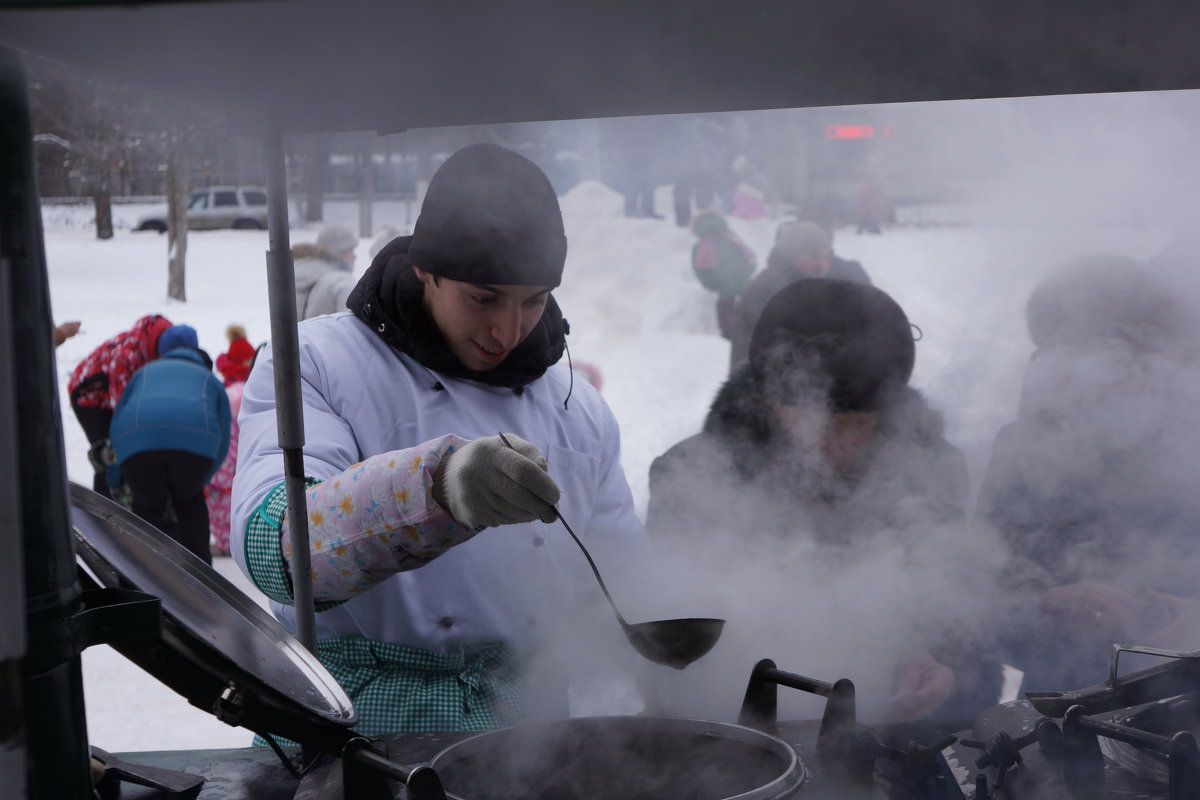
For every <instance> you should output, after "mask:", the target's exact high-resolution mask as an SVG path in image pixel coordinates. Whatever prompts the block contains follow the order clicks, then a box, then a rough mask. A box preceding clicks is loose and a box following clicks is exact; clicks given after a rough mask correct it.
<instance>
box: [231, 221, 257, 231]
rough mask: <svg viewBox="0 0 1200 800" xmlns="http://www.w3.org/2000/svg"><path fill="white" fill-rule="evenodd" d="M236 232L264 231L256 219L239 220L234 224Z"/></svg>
mask: <svg viewBox="0 0 1200 800" xmlns="http://www.w3.org/2000/svg"><path fill="white" fill-rule="evenodd" d="M233 227H234V229H235V230H239V231H259V230H262V225H259V224H258V220H256V219H239V220H236V221H235V222H234V223H233Z"/></svg>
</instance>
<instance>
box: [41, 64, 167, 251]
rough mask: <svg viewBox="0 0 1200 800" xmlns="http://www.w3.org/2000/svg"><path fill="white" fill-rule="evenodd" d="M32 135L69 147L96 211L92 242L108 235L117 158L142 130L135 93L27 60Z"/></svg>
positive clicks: (143, 105)
mask: <svg viewBox="0 0 1200 800" xmlns="http://www.w3.org/2000/svg"><path fill="white" fill-rule="evenodd" d="M28 64H29V66H28V72H29V88H30V99H31V103H30V106H31V112H32V116H33V120H34V126H35V129H36V131H35V132H36V133H44V134H54V135H56V136H58V137H60V138H61V139H62V140H64V141H66V142H68V143H69V152H70V153H71V160H72V163H71V167H72V169H73V170H74V171H76V172H77V173H78V174H79V175H80V177H81V178H82V180H83V185H84V192H85V193H86V194H87V195H88V196H90V197H91V198H92V201H93V203H94V204H95V208H96V237H97V238H98V239H111V238H112V235H113V222H112V193H113V188H114V181H115V180H119V171H120V166H121V163H122V152H123V151H124V150H125V148H126V147H127V146H128V143H129V141H130V140H131V139H134V138H136V135H135V131H136V130H138V129H139V128H141V127H143V123H144V121H145V116H146V115H145V112H146V111H147V110H148V109H149V104H148V103H147V102H146V100H145V98H144V97H143V96H141V95H140V94H139V93H137V92H136V91H135V90H133V89H131V88H129V87H125V86H119V85H116V84H112V83H108V82H105V81H101V80H98V79H97V78H95V77H93V76H90V75H87V74H84V73H81V72H77V71H74V70H70V69H68V68H67V67H65V66H63V65H60V64H57V63H55V62H52V61H47V60H45V59H37V58H30V59H29V60H28Z"/></svg>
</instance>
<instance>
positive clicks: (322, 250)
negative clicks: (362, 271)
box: [292, 225, 358, 319]
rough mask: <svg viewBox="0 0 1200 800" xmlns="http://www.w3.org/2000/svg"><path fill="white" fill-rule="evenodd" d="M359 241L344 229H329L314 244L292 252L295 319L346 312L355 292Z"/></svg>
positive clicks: (332, 227)
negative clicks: (355, 256)
mask: <svg viewBox="0 0 1200 800" xmlns="http://www.w3.org/2000/svg"><path fill="white" fill-rule="evenodd" d="M356 247H358V237H357V236H355V235H354V233H353V231H351V230H350V229H349V228H346V227H345V226H343V225H326V226H325V227H324V228H322V229H321V232H320V233H318V234H317V241H316V243H314V244H309V243H307V242H304V243H300V244H297V245H296V246H295V247H293V248H292V257H293V259H294V262H293V263H294V265H295V270H296V318H297V319H309V318H310V317H319V316H321V315H322V314H336V313H337V312H339V311H345V310H346V298H347V297H349V296H350V291H351V290H352V289H353V288H354V284H355V282H356V279H355V277H354V275H353V270H354V249H355V248H356Z"/></svg>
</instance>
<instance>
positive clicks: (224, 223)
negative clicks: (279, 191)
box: [134, 186, 267, 233]
mask: <svg viewBox="0 0 1200 800" xmlns="http://www.w3.org/2000/svg"><path fill="white" fill-rule="evenodd" d="M187 221H188V229H189V230H205V229H207V228H238V229H251V230H260V229H262V228H266V227H267V191H266V189H263V188H262V187H259V186H210V187H208V188H207V189H198V190H197V191H194V192H192V193H191V195H189V196H188V206H187ZM134 230H135V231H158V232H159V233H165V232H166V230H167V209H166V206H163V207H161V208H156V209H155V210H154V211H152V212H150V213H149V214H143V215H142V216H141V217H139V218H138V222H137V226H136V227H135V228H134Z"/></svg>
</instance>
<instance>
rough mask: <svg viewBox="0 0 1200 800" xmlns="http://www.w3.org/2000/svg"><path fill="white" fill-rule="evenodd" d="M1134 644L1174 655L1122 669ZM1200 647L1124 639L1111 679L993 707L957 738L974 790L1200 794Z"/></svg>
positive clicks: (967, 784)
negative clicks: (1168, 647)
mask: <svg viewBox="0 0 1200 800" xmlns="http://www.w3.org/2000/svg"><path fill="white" fill-rule="evenodd" d="M1129 651H1132V652H1140V653H1149V654H1151V655H1159V656H1168V657H1171V658H1173V659H1174V660H1173V661H1172V662H1170V663H1167V664H1161V665H1158V666H1155V667H1151V668H1149V669H1144V670H1141V671H1138V672H1133V673H1131V674H1129V675H1125V676H1119V673H1118V670H1117V659H1118V658H1119V657H1120V654H1121V653H1122V652H1129ZM1198 656H1200V654H1198V653H1176V652H1172V651H1164V650H1155V649H1153V648H1144V647H1136V646H1130V645H1115V646H1114V651H1113V661H1112V665H1111V670H1110V676H1109V680H1108V681H1106V682H1105V683H1103V684H1098V685H1096V686H1090V687H1087V688H1084V689H1078V690H1071V691H1062V692H1036V693H1033V692H1031V693H1029V695H1028V700H1022V701H1017V702H1014V703H1006V704H1004V705H1002V706H998V707H997V708H994V709H992V710H990V711H987V712H985V713H984V714H982V715H981V716H980V717H979V718H978V719H977V720H976V721H975V724H974V726H973V728H972V730H971V731H970V734H969V735H968V734H964V735H963V737H962V739H961V740H960V742H959V744H958V746H957V747H955V748H952V753H951V756H950V761H951V763H952V764H955V765H957V766H959V767H960V769H961V772H960V774H959V778H960V786H962V787H964V788H965V790H966V793H967V796H968V797H970V798H973V800H993V798H997V799H998V798H1005V800H1117V798H1122V799H1124V798H1138V799H1139V800H1185V799H1186V800H1191V799H1192V798H1200V746H1198V745H1197V734H1198V733H1200V703H1198V700H1200V691H1197V690H1200V680H1198V679H1197V678H1198V675H1197V669H1198V664H1200V658H1198ZM1183 688H1190V690H1191V691H1186V692H1181V691H1180V690H1181V689H1183ZM972 784H973V788H972Z"/></svg>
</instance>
